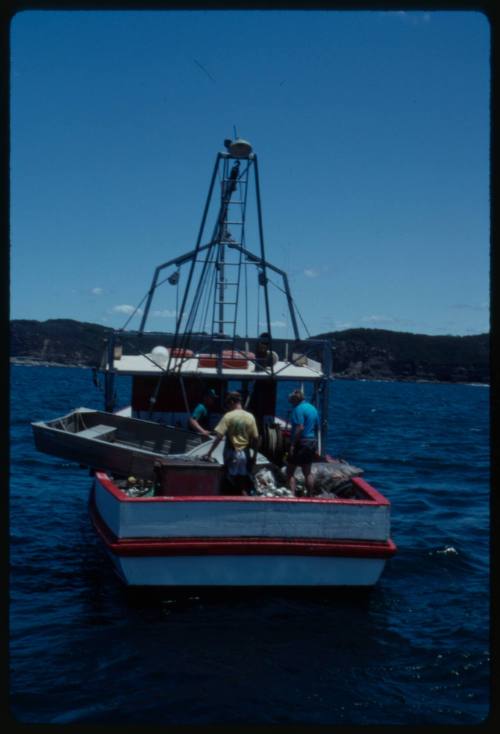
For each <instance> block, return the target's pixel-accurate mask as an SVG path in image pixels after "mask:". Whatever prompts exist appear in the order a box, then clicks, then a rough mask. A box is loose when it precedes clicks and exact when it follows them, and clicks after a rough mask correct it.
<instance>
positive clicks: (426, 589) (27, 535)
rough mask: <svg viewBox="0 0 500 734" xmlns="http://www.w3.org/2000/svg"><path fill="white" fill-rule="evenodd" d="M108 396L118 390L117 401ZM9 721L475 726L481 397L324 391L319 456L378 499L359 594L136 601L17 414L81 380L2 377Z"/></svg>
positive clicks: (483, 679)
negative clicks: (366, 585) (387, 538)
mask: <svg viewBox="0 0 500 734" xmlns="http://www.w3.org/2000/svg"><path fill="white" fill-rule="evenodd" d="M127 387H128V385H125V384H124V389H125V390H124V394H126V388H127ZM11 396H12V397H11V437H10V442H11V448H10V452H11V476H10V563H11V574H10V607H9V614H10V656H9V659H10V683H9V686H10V711H11V715H12V717H13V718H14V719H16V720H17V721H20V722H29V723H53V724H73V723H92V724H96V723H108V724H113V723H116V724H128V723H135V724H141V723H144V724H164V725H168V724H171V725H173V724H231V723H232V724H237V723H240V724H300V725H304V726H307V725H311V724H330V725H333V724H352V725H363V724H476V723H479V722H481V721H484V719H485V718H486V717H487V716H488V713H489V705H490V700H489V691H490V667H489V661H490V649H489V622H490V620H489V601H490V589H489V389H488V388H487V387H484V386H473V385H445V384H412V383H384V382H354V381H335V382H334V383H333V384H332V390H331V400H332V408H331V421H330V431H329V437H328V439H329V440H328V448H329V451H330V453H331V454H332V455H333V456H337V457H342V458H345V459H347V460H349V461H350V462H351V463H354V464H356V465H358V466H360V467H362V468H363V469H364V470H365V477H366V479H367V480H368V481H369V482H370V483H372V484H373V485H374V486H375V487H376V488H377V489H378V490H380V491H381V492H382V493H383V494H384V495H385V496H386V497H387V498H388V499H389V500H390V501H391V503H392V538H393V540H394V541H395V543H396V545H397V546H398V552H397V555H396V556H395V557H394V558H393V559H391V560H390V561H389V562H388V563H387V565H386V568H385V571H384V573H383V575H382V578H381V580H380V582H379V583H378V585H377V586H376V587H375V588H374V589H373V590H372V591H370V592H367V593H363V594H347V593H338V592H337V593H333V592H329V591H325V590H323V591H321V590H319V589H317V590H312V591H293V592H292V591H281V592H280V591H279V590H269V591H266V592H262V591H251V592H248V591H247V592H245V593H243V592H236V591H232V590H228V591H226V592H224V593H222V594H215V593H214V592H209V591H203V590H198V591H195V592H193V591H190V592H182V591H180V592H176V591H174V592H172V591H170V592H169V591H162V592H159V593H158V592H157V593H152V594H137V593H135V592H132V591H130V590H127V589H126V588H125V587H124V586H123V585H122V584H121V582H120V581H119V580H118V578H117V577H116V576H115V574H114V572H113V570H112V568H111V563H110V561H109V560H108V558H107V557H106V555H105V553H104V550H103V548H102V547H101V545H100V543H99V541H98V539H97V537H96V536H95V535H94V532H93V530H92V528H91V525H90V520H89V518H88V514H87V498H88V493H89V489H90V486H91V482H92V480H91V477H90V476H89V475H88V473H87V472H86V471H85V470H82V469H80V468H78V467H77V466H76V465H73V464H70V463H65V462H63V461H61V460H58V459H57V458H52V457H49V456H46V455H43V454H39V453H37V452H36V451H35V449H34V445H33V441H32V434H31V427H30V421H32V420H39V419H42V418H52V417H55V416H57V415H62V414H63V413H65V412H69V411H70V410H72V409H73V408H75V407H78V406H87V407H96V408H100V407H101V406H102V394H101V393H100V392H99V391H98V390H96V388H95V387H94V386H93V384H92V382H91V379H90V373H89V372H88V371H86V370H82V369H71V368H56V367H50V368H49V367H47V368H45V367H29V366H18V365H14V366H13V367H12V369H11Z"/></svg>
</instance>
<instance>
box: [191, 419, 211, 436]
mask: <svg viewBox="0 0 500 734" xmlns="http://www.w3.org/2000/svg"><path fill="white" fill-rule="evenodd" d="M188 424H189V427H190V428H191V429H192V430H193V431H196V433H201V435H202V436H210V431H206V430H205V429H204V428H203V427H202V426H200V424H199V423H198V421H197V420H196V419H195V418H193V416H192V415H191V416H190V417H189V421H188Z"/></svg>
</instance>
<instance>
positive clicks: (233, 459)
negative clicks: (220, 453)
mask: <svg viewBox="0 0 500 734" xmlns="http://www.w3.org/2000/svg"><path fill="white" fill-rule="evenodd" d="M225 404H226V408H227V412H226V413H225V414H224V415H223V416H222V418H221V419H220V421H219V422H218V424H217V425H216V426H215V428H214V431H215V440H214V442H213V443H212V445H211V447H210V450H209V451H208V453H207V454H205V456H204V459H206V460H207V461H209V460H210V458H211V456H212V452H213V451H214V449H215V448H216V447H217V446H218V445H219V444H220V442H221V441H222V439H223V438H224V436H226V445H225V447H224V467H225V470H226V476H227V478H228V479H229V481H230V482H231V484H232V485H233V486H234V487H235V488H236V489H237V490H238V492H239V493H240V494H243V491H244V490H245V489H248V488H249V487H250V486H251V480H250V475H251V473H252V469H253V467H254V466H255V460H256V458H257V447H258V445H259V432H258V430H257V424H256V422H255V418H254V417H253V415H252V414H251V413H249V412H248V411H247V410H243V407H242V404H241V395H240V393H239V392H230V393H228V394H227V396H226V400H225ZM251 449H252V451H253V453H252V454H251V453H250V450H251Z"/></svg>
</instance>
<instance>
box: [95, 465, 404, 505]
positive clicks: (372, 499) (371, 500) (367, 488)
mask: <svg viewBox="0 0 500 734" xmlns="http://www.w3.org/2000/svg"><path fill="white" fill-rule="evenodd" d="M95 477H96V480H97V481H98V482H99V484H101V485H102V486H103V487H104V489H106V490H107V491H108V492H109V493H110V494H112V495H113V497H114V498H115V499H116V500H118V502H130V503H136V502H139V503H140V502H200V501H203V502H234V503H237V502H279V503H282V502H299V503H301V504H303V503H304V502H307V503H308V504H316V503H318V504H333V505H369V506H373V505H374V504H376V505H378V506H381V505H382V506H387V505H390V504H391V503H390V502H389V500H388V499H386V498H385V497H384V496H383V495H382V494H380V492H377V490H376V489H374V488H373V487H372V486H371V485H370V484H368V482H365V480H364V479H361V477H352V482H353V484H356V485H357V486H358V487H359V489H361V490H362V491H363V492H364V493H365V494H366V495H367V499H342V498H340V497H339V498H335V499H330V498H322V497H259V496H253V497H247V496H242V497H235V496H232V495H218V496H217V495H200V496H198V497H196V496H190V495H182V496H179V495H177V496H173V495H172V496H157V497H127V495H125V494H124V493H123V492H122V491H121V490H120V489H118V487H117V486H116V484H115V483H114V482H113V480H112V479H110V477H109V476H108V475H107V474H105V473H104V472H100V471H97V472H96V473H95Z"/></svg>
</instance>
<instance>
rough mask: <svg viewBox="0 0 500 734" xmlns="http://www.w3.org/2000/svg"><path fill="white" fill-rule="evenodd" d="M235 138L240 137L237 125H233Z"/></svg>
mask: <svg viewBox="0 0 500 734" xmlns="http://www.w3.org/2000/svg"><path fill="white" fill-rule="evenodd" d="M233 132H234V139H235V140H237V139H238V133H237V132H236V125H233Z"/></svg>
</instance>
